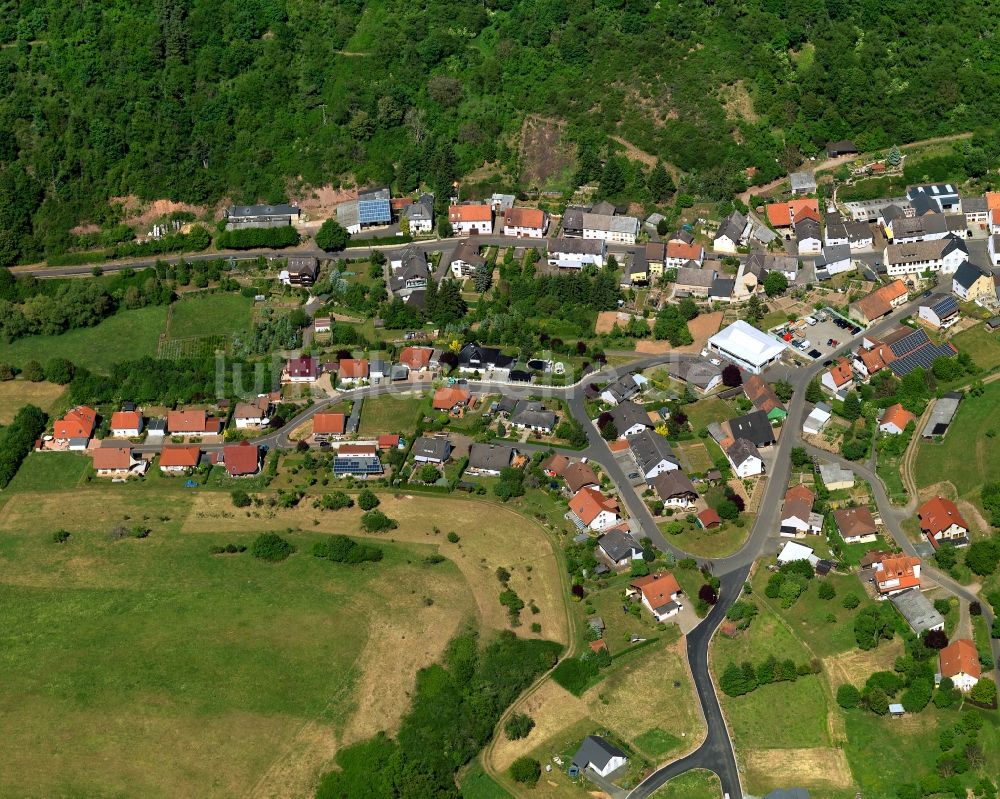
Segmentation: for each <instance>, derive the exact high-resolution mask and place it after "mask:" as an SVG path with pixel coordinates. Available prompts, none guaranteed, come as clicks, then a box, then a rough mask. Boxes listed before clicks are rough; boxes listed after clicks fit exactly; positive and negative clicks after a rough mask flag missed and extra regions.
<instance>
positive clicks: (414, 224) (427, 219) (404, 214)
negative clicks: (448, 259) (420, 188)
mask: <svg viewBox="0 0 1000 799" xmlns="http://www.w3.org/2000/svg"><path fill="white" fill-rule="evenodd" d="M399 216H400V219H401V220H402V219H405V220H406V224H407V226H408V227H409V229H410V235H411V236H424V235H428V234H430V233H433V232H434V195H433V194H421V195H420V197H419V199H417V200H416V202H412V203H410V204H409V205H407V206H404V207H403V208H401V209H400V212H399Z"/></svg>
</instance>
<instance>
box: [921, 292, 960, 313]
mask: <svg viewBox="0 0 1000 799" xmlns="http://www.w3.org/2000/svg"><path fill="white" fill-rule="evenodd" d="M920 307H921V308H930V309H931V311H933V312H934V314H935V315H936V316H937V317H938V319H946V318H948V317H950V316H954V315H955V314H957V313H958V300H956V299H955V298H954V297H952V296H951V295H950V294H941V293H938V294H932V295H931V296H930V297H928V298H927V299H926V300H925V301H924V302H922V303H920Z"/></svg>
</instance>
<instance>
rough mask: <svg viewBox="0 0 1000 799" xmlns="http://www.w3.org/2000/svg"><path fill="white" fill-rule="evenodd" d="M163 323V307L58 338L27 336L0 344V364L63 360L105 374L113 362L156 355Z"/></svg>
mask: <svg viewBox="0 0 1000 799" xmlns="http://www.w3.org/2000/svg"><path fill="white" fill-rule="evenodd" d="M166 320H167V308H166V306H165V305H151V306H149V307H147V308H138V309H136V310H134V311H122V312H121V313H117V314H115V315H114V316H110V317H108V318H107V319H105V320H104V321H103V322H101V323H100V324H99V325H95V326H94V327H82V328H77V329H76V330H70V331H67V332H66V333H63V334H62V335H59V336H27V337H26V338H19V339H17V340H15V341H12V342H10V343H4V342H0V362H3V363H10V364H14V365H15V366H18V367H23V366H24V364H25V363H26V362H27V361H31V360H36V361H39V362H40V363H41V364H43V365H44V364H45V362H46V361H48V360H50V359H52V358H66V359H68V360H70V361H72V362H73V363H74V364H76V365H77V366H85V367H86V368H88V369H92V370H94V371H98V372H107V371H108V369H109V368H110V367H111V366H112V365H113V364H115V363H118V362H119V361H125V360H129V361H131V360H136V359H138V358H143V357H145V356H154V355H156V347H157V342H158V341H159V338H160V333H162V332H163V327H164V325H165V324H166Z"/></svg>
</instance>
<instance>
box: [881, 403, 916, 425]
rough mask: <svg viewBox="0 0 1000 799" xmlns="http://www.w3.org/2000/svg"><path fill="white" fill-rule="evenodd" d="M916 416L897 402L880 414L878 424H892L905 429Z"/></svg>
mask: <svg viewBox="0 0 1000 799" xmlns="http://www.w3.org/2000/svg"><path fill="white" fill-rule="evenodd" d="M916 418H917V417H916V416H914V415H913V414H912V413H910V412H909V411H908V410H906V408H904V407H903V406H902V405H900V404H899V403H898V402H897V403H896V404H895V405H890V406H889V407H888V408H886V409H885V413H883V414H882V418H881V419H880V420H879V424H894V425H896V427H898V428H899V429H900V430H905V429H906V426H907V425H908V424H909V423H910V422H912V421H914V420H915V419H916Z"/></svg>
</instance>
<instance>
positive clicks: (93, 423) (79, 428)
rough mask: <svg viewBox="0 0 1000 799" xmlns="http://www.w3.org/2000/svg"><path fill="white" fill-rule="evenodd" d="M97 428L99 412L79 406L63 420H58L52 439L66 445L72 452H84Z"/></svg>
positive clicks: (67, 413) (70, 411) (54, 426)
mask: <svg viewBox="0 0 1000 799" xmlns="http://www.w3.org/2000/svg"><path fill="white" fill-rule="evenodd" d="M96 427H97V411H95V410H94V409H93V408H90V407H88V406H86V405H77V406H76V407H75V408H73V409H71V410H69V411H67V412H66V414H65V415H64V416H63V417H62V418H61V419H56V421H55V424H54V425H53V429H52V438H53V439H54V440H55V442H56V443H57V444H61V445H65V446H67V447H68V448H69V449H71V450H83V449H86V448H87V442H88V441H90V439H91V438H92V437H93V435H94V430H95V428H96Z"/></svg>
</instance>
